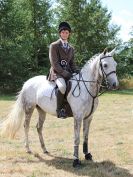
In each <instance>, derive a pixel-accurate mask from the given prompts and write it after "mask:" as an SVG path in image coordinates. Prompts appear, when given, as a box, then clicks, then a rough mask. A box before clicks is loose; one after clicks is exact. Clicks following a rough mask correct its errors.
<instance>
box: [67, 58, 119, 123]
mask: <svg viewBox="0 0 133 177" xmlns="http://www.w3.org/2000/svg"><path fill="white" fill-rule="evenodd" d="M108 57H112V56H105V57H102V58H100V65H99V66H100V69H101V72H102V77H103V81H104V82H105V84H106V85H105V86H103V87H105V88H106V90H105V91H103V92H101V93H100V94H99V85H100V87H101V86H102V85H101V83H100V82H99V81H98V80H97V81H86V80H84V79H83V76H82V72H81V71H80V72H79V79H77V77H75V79H73V78H72V79H70V80H75V81H77V85H76V86H75V88H74V89H73V91H72V95H73V96H74V97H79V96H80V93H81V92H80V82H83V83H84V86H85V88H86V90H87V92H88V93H89V95H90V96H91V97H92V99H93V101H92V107H91V111H90V113H89V114H88V115H87V116H86V117H85V118H84V120H85V119H87V118H88V117H89V116H90V115H91V114H92V112H93V109H94V101H95V98H97V97H99V96H101V95H102V94H103V93H105V92H106V91H107V90H108V89H109V83H108V81H107V78H108V76H110V75H111V74H115V73H116V71H115V70H113V71H111V72H109V73H106V72H105V70H104V68H103V65H102V60H103V59H105V58H108ZM76 75H77V74H76ZM76 75H74V76H76ZM87 82H90V83H96V94H95V95H92V93H91V92H90V90H89V89H88V88H87V86H86V83H87ZM77 87H78V88H79V94H78V95H74V92H75V90H76V88H77Z"/></svg>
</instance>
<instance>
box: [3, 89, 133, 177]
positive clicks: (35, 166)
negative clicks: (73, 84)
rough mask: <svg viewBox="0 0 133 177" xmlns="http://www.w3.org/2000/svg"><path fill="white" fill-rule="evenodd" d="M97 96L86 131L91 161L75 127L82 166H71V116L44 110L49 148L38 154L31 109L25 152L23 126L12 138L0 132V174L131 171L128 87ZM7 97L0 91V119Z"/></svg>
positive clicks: (25, 176)
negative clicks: (28, 138)
mask: <svg viewBox="0 0 133 177" xmlns="http://www.w3.org/2000/svg"><path fill="white" fill-rule="evenodd" d="M99 100H100V102H99V106H98V109H97V110H96V112H95V114H94V117H93V120H92V123H91V129H90V136H89V137H90V138H89V142H90V150H91V153H92V155H93V159H94V161H93V162H88V161H85V160H84V155H83V153H82V142H83V141H82V131H81V145H80V159H81V161H82V166H81V167H80V168H79V169H74V168H73V167H72V162H73V159H72V156H73V118H69V119H66V120H61V119H57V118H56V117H52V116H50V115H47V119H46V122H45V124H44V127H45V130H44V131H43V134H44V137H45V144H46V147H47V149H48V151H49V152H50V154H49V155H46V154H43V153H42V151H41V147H40V144H39V140H38V135H37V131H36V127H35V126H36V122H37V113H36V111H35V112H34V115H33V116H32V121H31V127H30V147H31V149H32V151H33V153H32V154H31V155H30V154H26V153H25V149H24V131H23V128H22V130H21V131H20V132H19V134H18V135H17V137H16V139H15V140H10V139H6V138H0V177H77V176H78V177H86V176H87V177H133V90H131V91H119V92H115V93H114V92H112V93H107V94H104V95H103V96H101V97H100V99H99ZM13 103H14V99H13V97H10V96H1V97H0V108H1V109H0V110H1V111H0V119H2V118H5V117H6V115H7V114H8V113H9V110H10V106H11V105H13Z"/></svg>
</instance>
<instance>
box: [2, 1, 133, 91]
mask: <svg viewBox="0 0 133 177" xmlns="http://www.w3.org/2000/svg"><path fill="white" fill-rule="evenodd" d="M54 2H55V1H54ZM61 21H68V22H69V23H70V25H71V26H72V31H73V32H72V35H71V39H70V40H71V41H70V42H71V43H72V45H73V46H74V48H75V56H76V57H75V58H76V60H77V63H78V64H79V65H80V66H82V65H83V64H84V63H85V62H86V60H88V59H89V58H90V57H92V55H94V54H96V53H99V52H102V51H103V49H104V48H105V47H108V48H109V49H113V47H115V46H118V45H119V46H120V49H119V50H118V54H117V55H116V59H117V62H118V74H119V76H120V77H125V76H127V75H128V76H129V75H133V57H132V56H133V40H132V38H131V40H130V41H129V42H128V43H126V44H125V43H124V44H123V46H121V45H120V44H121V40H120V39H119V38H118V36H117V34H118V31H119V29H120V28H119V27H118V26H117V25H115V24H111V23H110V21H111V13H110V12H109V11H108V9H107V7H103V5H102V3H101V1H100V0H89V1H86V0H69V1H67V0H57V2H56V6H54V5H53V1H52V0H45V1H42V0H29V1H25V0H10V1H8V0H0V24H1V25H0V92H7V91H8V92H14V91H15V92H16V91H17V90H19V89H20V87H21V86H22V84H23V82H24V81H26V80H27V79H29V78H30V77H33V76H35V75H39V74H47V73H48V70H49V67H50V66H49V65H50V63H49V56H48V50H49V44H50V43H51V42H52V41H54V40H56V39H57V38H58V24H59V22H61ZM132 35H133V30H132V31H131V36H132Z"/></svg>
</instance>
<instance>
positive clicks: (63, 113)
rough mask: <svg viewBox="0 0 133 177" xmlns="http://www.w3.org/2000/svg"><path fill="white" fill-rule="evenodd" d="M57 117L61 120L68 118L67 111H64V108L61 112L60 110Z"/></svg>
mask: <svg viewBox="0 0 133 177" xmlns="http://www.w3.org/2000/svg"><path fill="white" fill-rule="evenodd" d="M57 117H58V118H61V119H65V118H67V115H66V110H65V109H63V108H62V109H61V110H58V111H57Z"/></svg>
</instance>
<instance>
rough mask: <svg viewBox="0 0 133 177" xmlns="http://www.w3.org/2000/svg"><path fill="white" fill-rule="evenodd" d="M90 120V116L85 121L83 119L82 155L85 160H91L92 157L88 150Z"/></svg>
mask: <svg viewBox="0 0 133 177" xmlns="http://www.w3.org/2000/svg"><path fill="white" fill-rule="evenodd" d="M91 120H92V116H91V117H88V118H87V119H83V153H84V154H85V159H86V160H92V155H91V153H90V152H89V150H88V135H89V127H90V123H91Z"/></svg>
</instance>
